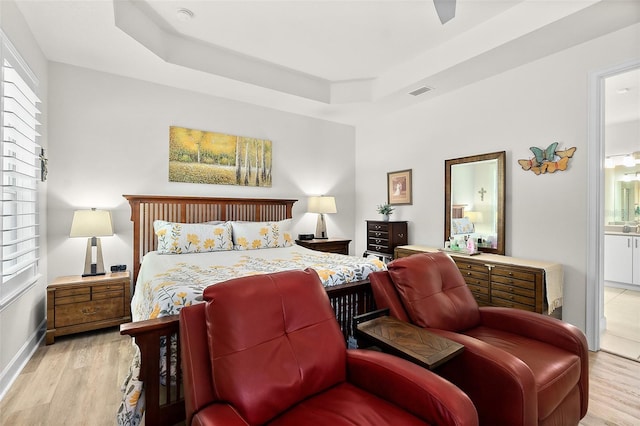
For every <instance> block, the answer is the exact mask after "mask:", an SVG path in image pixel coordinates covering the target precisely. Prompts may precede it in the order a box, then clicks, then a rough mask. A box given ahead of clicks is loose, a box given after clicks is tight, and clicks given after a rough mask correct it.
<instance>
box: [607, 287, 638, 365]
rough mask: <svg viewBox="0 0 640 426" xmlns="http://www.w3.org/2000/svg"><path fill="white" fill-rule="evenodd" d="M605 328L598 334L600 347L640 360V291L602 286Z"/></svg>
mask: <svg viewBox="0 0 640 426" xmlns="http://www.w3.org/2000/svg"><path fill="white" fill-rule="evenodd" d="M604 316H605V318H606V319H607V329H606V330H602V334H601V335H600V349H602V350H603V351H606V352H611V353H614V354H616V355H620V356H623V357H625V358H630V359H634V360H636V361H640V291H632V290H626V289H622V288H615V287H607V286H606V283H605V288H604Z"/></svg>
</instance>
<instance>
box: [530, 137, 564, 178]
mask: <svg viewBox="0 0 640 426" xmlns="http://www.w3.org/2000/svg"><path fill="white" fill-rule="evenodd" d="M557 147H558V142H554V143H552V144H551V145H549V146H548V147H547V148H546V149H541V148H538V147H535V146H532V147H531V148H529V149H530V150H531V152H532V153H533V157H531V158H529V159H526V160H518V163H519V164H520V166H521V167H522V170H531V171H532V172H533V173H535V174H537V175H539V174H544V173H554V172H555V171H556V170H561V171H562V170H567V166H568V164H569V159H570V158H571V157H573V154H574V153H575V152H576V147H575V146H574V147H573V148H569V149H565V150H562V151H558V150H557Z"/></svg>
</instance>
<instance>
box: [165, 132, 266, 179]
mask: <svg viewBox="0 0 640 426" xmlns="http://www.w3.org/2000/svg"><path fill="white" fill-rule="evenodd" d="M169 182H187V183H208V184H215V185H243V186H263V187H271V141H270V140H266V139H257V138H250V137H245V136H234V135H226V134H224V133H215V132H207V131H204V130H195V129H187V128H184V127H176V126H171V127H170V128H169Z"/></svg>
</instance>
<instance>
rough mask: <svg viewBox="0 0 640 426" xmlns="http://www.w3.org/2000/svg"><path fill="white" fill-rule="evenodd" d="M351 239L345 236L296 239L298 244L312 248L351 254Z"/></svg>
mask: <svg viewBox="0 0 640 426" xmlns="http://www.w3.org/2000/svg"><path fill="white" fill-rule="evenodd" d="M350 242H351V240H345V239H343V238H326V239H320V238H315V239H313V240H296V244H297V245H299V246H302V247H306V248H308V249H311V250H317V251H324V252H327V253H337V254H349V243H350Z"/></svg>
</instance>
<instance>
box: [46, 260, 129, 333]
mask: <svg viewBox="0 0 640 426" xmlns="http://www.w3.org/2000/svg"><path fill="white" fill-rule="evenodd" d="M130 285H131V277H130V275H129V272H128V271H125V272H114V273H107V274H106V275H98V276H95V277H81V276H79V275H74V276H67V277H58V278H56V279H55V280H54V281H53V282H52V283H51V284H49V285H48V286H47V345H50V344H52V343H53V342H54V339H55V338H56V337H57V336H63V335H66V334H72V333H80V332H82V331H88V330H97V329H100V328H105V327H111V326H114V325H118V324H122V323H125V322H129V321H131V308H130V303H131V290H130Z"/></svg>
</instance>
